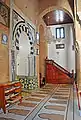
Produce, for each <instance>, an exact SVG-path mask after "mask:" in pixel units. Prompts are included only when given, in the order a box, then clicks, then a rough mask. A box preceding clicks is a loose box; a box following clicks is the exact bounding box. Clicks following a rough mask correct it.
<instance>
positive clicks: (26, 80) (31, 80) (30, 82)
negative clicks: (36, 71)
mask: <svg viewBox="0 0 81 120" xmlns="http://www.w3.org/2000/svg"><path fill="white" fill-rule="evenodd" d="M16 79H17V80H18V81H20V82H21V83H22V88H23V89H27V90H32V89H36V88H37V87H38V80H37V77H36V76H31V77H25V76H17V78H16Z"/></svg>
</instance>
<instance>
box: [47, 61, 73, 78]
mask: <svg viewBox="0 0 81 120" xmlns="http://www.w3.org/2000/svg"><path fill="white" fill-rule="evenodd" d="M45 61H46V62H51V64H53V65H55V66H56V67H58V68H59V69H60V70H62V71H63V72H64V73H65V74H67V75H68V76H69V77H72V73H70V72H68V71H67V70H66V69H64V68H63V67H62V66H60V65H59V64H57V63H56V62H55V61H54V60H48V59H46V60H45Z"/></svg>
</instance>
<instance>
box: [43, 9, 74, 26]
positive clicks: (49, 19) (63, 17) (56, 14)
mask: <svg viewBox="0 0 81 120" xmlns="http://www.w3.org/2000/svg"><path fill="white" fill-rule="evenodd" d="M43 20H44V22H45V24H46V25H47V26H49V25H58V24H68V23H73V20H72V18H71V17H70V16H69V15H68V14H67V13H66V12H64V11H62V10H54V11H51V12H48V13H47V14H45V15H44V16H43Z"/></svg>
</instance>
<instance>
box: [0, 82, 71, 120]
mask: <svg viewBox="0 0 81 120" xmlns="http://www.w3.org/2000/svg"><path fill="white" fill-rule="evenodd" d="M70 88H71V86H69V85H68V86H67V87H66V85H62V84H61V85H59V84H57V85H53V84H47V85H46V86H44V87H43V88H41V89H40V90H37V91H35V92H32V94H30V95H29V96H27V97H26V98H23V100H22V102H21V103H16V104H14V105H12V106H11V107H9V108H7V113H6V114H4V113H1V114H0V117H1V118H0V120H42V119H48V120H65V118H66V114H67V108H68V100H69V96H70ZM49 113H51V114H49Z"/></svg>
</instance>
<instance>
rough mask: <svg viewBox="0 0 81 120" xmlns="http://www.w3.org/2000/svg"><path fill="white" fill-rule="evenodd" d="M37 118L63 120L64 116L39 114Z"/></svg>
mask: <svg viewBox="0 0 81 120" xmlns="http://www.w3.org/2000/svg"><path fill="white" fill-rule="evenodd" d="M39 117H40V118H42V119H46V120H64V115H60V114H46V113H42V114H39Z"/></svg>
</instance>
